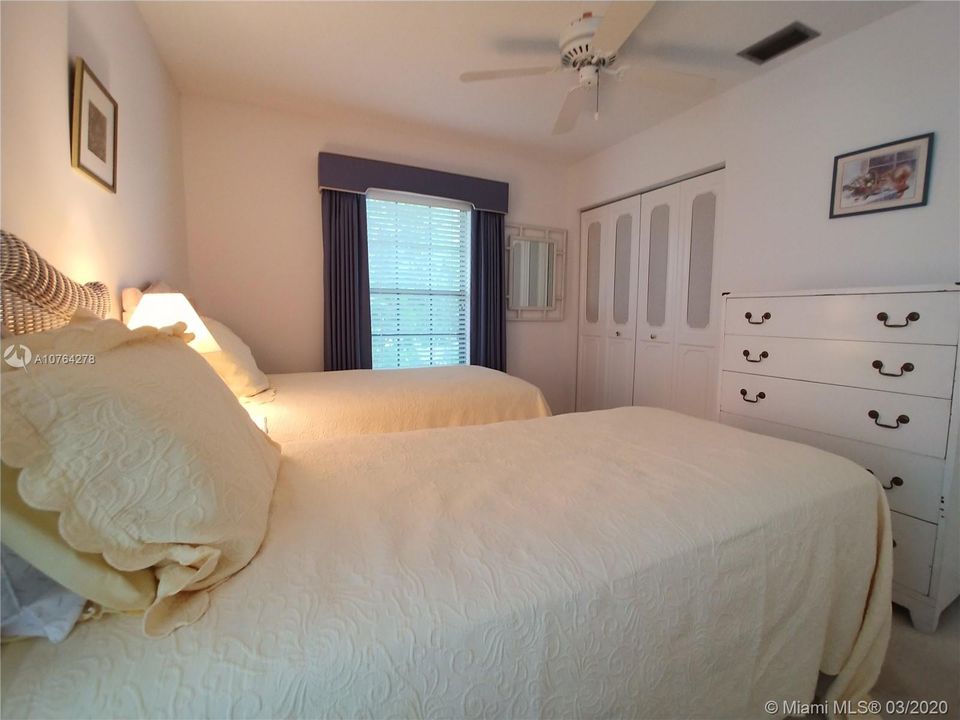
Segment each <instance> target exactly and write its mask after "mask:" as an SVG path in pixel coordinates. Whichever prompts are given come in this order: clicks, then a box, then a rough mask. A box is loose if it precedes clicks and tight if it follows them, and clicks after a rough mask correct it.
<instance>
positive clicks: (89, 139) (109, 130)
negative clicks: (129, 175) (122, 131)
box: [70, 58, 118, 193]
mask: <svg viewBox="0 0 960 720" xmlns="http://www.w3.org/2000/svg"><path fill="white" fill-rule="evenodd" d="M117 110H118V108H117V101H116V100H114V99H113V97H112V96H111V95H110V93H109V92H107V88H106V87H104V85H103V83H102V82H100V80H98V79H97V76H96V75H94V74H93V71H92V70H91V69H90V67H89V66H88V65H87V64H86V63H85V62H84V61H83V58H77V62H76V67H75V69H74V76H73V114H72V128H71V130H72V132H71V138H70V140H71V142H70V150H71V152H70V160H71V164H72V165H73V167H75V168H77V169H79V170H81V171H82V172H84V173H86V174H87V175H89V176H90V177H91V178H93V179H94V180H96V181H97V182H98V183H100V184H101V185H103V187H105V188H106V189H107V190H109V191H110V192H114V193H115V192H116V191H117Z"/></svg>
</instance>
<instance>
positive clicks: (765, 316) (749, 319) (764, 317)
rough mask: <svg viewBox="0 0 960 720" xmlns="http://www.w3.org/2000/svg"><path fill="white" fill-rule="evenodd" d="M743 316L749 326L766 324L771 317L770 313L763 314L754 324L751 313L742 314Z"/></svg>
mask: <svg viewBox="0 0 960 720" xmlns="http://www.w3.org/2000/svg"><path fill="white" fill-rule="evenodd" d="M743 316H744V317H745V318H746V319H747V322H748V323H750V324H751V325H763V323H765V322H766V321H767V320H769V319H770V317H771V316H770V313H768V312H765V313H764V314H763V315H761V316H760V319H759V320H757V321H756V322H754V321H753V313H749V312H748V313H744V315H743Z"/></svg>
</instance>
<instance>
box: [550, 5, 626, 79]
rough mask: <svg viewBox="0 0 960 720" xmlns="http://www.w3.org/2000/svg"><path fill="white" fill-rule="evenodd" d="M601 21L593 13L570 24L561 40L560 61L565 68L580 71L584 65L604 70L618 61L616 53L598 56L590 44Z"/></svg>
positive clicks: (584, 15)
mask: <svg viewBox="0 0 960 720" xmlns="http://www.w3.org/2000/svg"><path fill="white" fill-rule="evenodd" d="M601 20H602V18H601V17H599V16H596V15H594V14H593V13H584V14H583V15H582V16H581V17H579V18H577V19H576V20H574V21H573V22H571V23H570V25H569V27H568V28H567V31H566V32H565V33H564V34H563V37H561V38H560V61H561V63H562V64H563V65H564V66H565V67H572V68H576V69H578V70H579V69H580V68H581V67H583V66H584V65H593V66H595V67H598V68H603V67H607V66H608V65H612V64H613V61H614V60H616V59H617V55H616V53H610V54H608V55H598V54H597V53H596V51H595V50H594V49H593V47H592V46H591V44H590V43H591V40H593V36H594V34H595V33H596V32H597V28H598V27H600V21H601Z"/></svg>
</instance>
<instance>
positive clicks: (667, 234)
mask: <svg viewBox="0 0 960 720" xmlns="http://www.w3.org/2000/svg"><path fill="white" fill-rule="evenodd" d="M679 217H680V187H679V185H670V186H668V187H665V188H660V189H659V190H654V191H653V192H649V193H644V195H643V196H641V199H640V247H639V255H640V272H639V279H638V287H637V337H638V338H639V339H641V340H657V341H660V342H667V343H669V342H671V341H672V340H673V334H674V328H675V325H676V313H677V308H676V304H677V303H676V294H677V290H676V286H677V249H678V247H677V246H678V240H679V236H680V233H679V227H678V225H679Z"/></svg>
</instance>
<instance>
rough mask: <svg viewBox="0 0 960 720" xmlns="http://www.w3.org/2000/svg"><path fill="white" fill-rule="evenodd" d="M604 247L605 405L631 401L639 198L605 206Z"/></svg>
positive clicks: (638, 241) (614, 405)
mask: <svg viewBox="0 0 960 720" xmlns="http://www.w3.org/2000/svg"><path fill="white" fill-rule="evenodd" d="M607 208H608V214H607V215H606V216H605V217H606V228H605V229H606V230H609V232H608V234H605V238H608V239H607V241H606V243H605V245H604V247H605V248H609V253H608V258H609V271H608V273H607V275H606V276H605V277H607V278H608V279H609V283H610V284H609V294H608V295H607V343H606V347H605V348H604V392H603V400H604V405H603V406H604V407H607V408H611V407H621V406H624V405H630V404H631V403H632V401H633V366H634V360H635V357H636V331H637V315H636V308H637V262H638V261H637V252H638V248H639V244H640V230H639V227H640V198H638V197H633V198H627V199H625V200H620V201H618V202H615V203H612V204H610V205H608V206H607Z"/></svg>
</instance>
